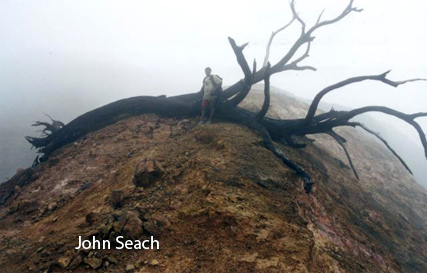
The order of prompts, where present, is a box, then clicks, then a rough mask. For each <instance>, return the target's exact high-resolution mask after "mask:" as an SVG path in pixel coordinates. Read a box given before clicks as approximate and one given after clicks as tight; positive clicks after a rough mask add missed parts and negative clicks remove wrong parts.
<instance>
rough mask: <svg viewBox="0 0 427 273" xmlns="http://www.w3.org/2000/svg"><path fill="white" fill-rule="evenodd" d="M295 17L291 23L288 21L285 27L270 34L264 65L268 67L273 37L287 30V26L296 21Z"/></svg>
mask: <svg viewBox="0 0 427 273" xmlns="http://www.w3.org/2000/svg"><path fill="white" fill-rule="evenodd" d="M295 19H296V18H295V17H293V18H292V20H291V21H290V22H289V23H287V24H286V25H284V26H283V27H281V28H279V29H278V30H276V31H273V32H272V33H271V36H270V40H269V41H268V44H267V48H266V52H265V58H264V63H263V67H266V66H267V63H268V61H269V58H270V48H271V44H272V43H273V39H274V37H275V36H276V35H277V34H278V33H279V32H282V31H283V30H285V29H286V28H288V27H289V26H290V25H292V23H293V22H294V21H295Z"/></svg>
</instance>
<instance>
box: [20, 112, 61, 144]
mask: <svg viewBox="0 0 427 273" xmlns="http://www.w3.org/2000/svg"><path fill="white" fill-rule="evenodd" d="M45 115H46V116H47V117H48V118H49V119H50V120H51V123H49V122H44V121H36V122H35V123H34V124H31V126H44V127H45V128H44V129H43V130H42V131H41V133H42V135H46V136H47V135H50V134H52V133H55V132H57V131H59V129H61V128H62V127H64V126H65V124H64V123H63V122H62V121H59V120H54V119H52V117H51V116H49V115H48V114H45ZM28 138H31V137H27V140H28Z"/></svg>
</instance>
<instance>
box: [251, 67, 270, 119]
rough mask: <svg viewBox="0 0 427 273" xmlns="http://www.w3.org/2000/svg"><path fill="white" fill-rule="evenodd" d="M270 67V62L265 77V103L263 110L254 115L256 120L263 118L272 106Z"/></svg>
mask: <svg viewBox="0 0 427 273" xmlns="http://www.w3.org/2000/svg"><path fill="white" fill-rule="evenodd" d="M270 68H271V65H270V63H268V64H267V67H266V69H265V77H264V103H263V104H262V107H261V110H260V111H259V112H258V114H256V115H255V117H254V119H255V120H256V121H258V120H260V119H263V118H264V117H265V115H266V114H267V111H268V108H270Z"/></svg>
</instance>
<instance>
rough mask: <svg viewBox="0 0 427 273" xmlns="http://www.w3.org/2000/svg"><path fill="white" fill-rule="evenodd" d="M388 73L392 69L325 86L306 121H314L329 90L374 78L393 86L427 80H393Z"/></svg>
mask: <svg viewBox="0 0 427 273" xmlns="http://www.w3.org/2000/svg"><path fill="white" fill-rule="evenodd" d="M388 73H390V71H387V72H385V73H383V74H380V75H371V76H359V77H354V78H349V79H346V80H344V81H342V82H339V83H336V84H333V85H331V86H328V87H326V88H324V89H323V90H322V91H320V92H319V93H318V94H317V95H316V97H315V98H314V100H313V102H312V103H311V105H310V108H309V109H308V112H307V115H306V117H305V123H306V124H309V123H311V122H312V121H313V117H314V115H315V114H316V111H317V108H318V107H319V103H320V101H321V100H322V98H323V97H324V96H325V95H326V94H328V93H329V92H331V91H333V90H335V89H338V88H341V87H344V86H346V85H349V84H353V83H356V82H362V81H366V80H373V81H380V82H383V83H385V84H388V85H390V86H393V87H398V86H399V85H402V84H405V83H408V82H414V81H425V79H411V80H406V81H392V80H389V79H387V78H386V77H387V74H388Z"/></svg>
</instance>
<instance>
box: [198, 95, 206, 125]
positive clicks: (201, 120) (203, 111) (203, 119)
mask: <svg viewBox="0 0 427 273" xmlns="http://www.w3.org/2000/svg"><path fill="white" fill-rule="evenodd" d="M206 107H207V105H206V101H205V100H203V101H202V114H201V116H200V122H199V124H203V123H204V122H205V116H206Z"/></svg>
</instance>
